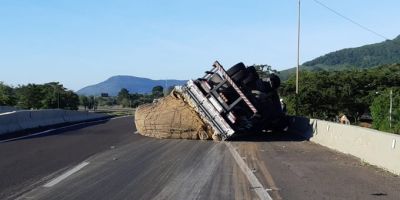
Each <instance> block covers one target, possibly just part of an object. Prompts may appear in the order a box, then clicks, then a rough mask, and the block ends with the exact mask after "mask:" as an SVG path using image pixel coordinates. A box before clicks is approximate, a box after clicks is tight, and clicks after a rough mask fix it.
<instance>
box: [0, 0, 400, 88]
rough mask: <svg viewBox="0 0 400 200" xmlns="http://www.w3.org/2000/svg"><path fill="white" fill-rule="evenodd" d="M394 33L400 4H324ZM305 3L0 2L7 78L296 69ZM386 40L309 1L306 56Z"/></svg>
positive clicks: (355, 0)
mask: <svg viewBox="0 0 400 200" xmlns="http://www.w3.org/2000/svg"><path fill="white" fill-rule="evenodd" d="M320 1H321V2H323V3H325V4H327V5H328V6H330V7H331V8H333V9H335V10H337V11H339V12H340V13H342V14H344V15H345V16H347V17H349V18H351V19H353V20H355V21H357V22H358V23H360V24H362V25H364V26H367V27H368V28H370V29H372V30H374V31H376V32H378V33H380V34H382V35H384V36H386V37H387V38H390V39H392V38H394V37H396V36H397V35H399V34H400V26H399V25H398V23H399V20H400V12H398V8H400V1H398V0H382V1H365V0H320ZM296 24H297V0H248V1H244V0H240V1H238V0H229V1H228V0H226V1H221V0H202V1H184V0H158V1H156V0H155V1H146V0H143V1H134V0H114V1H105V0H96V1H95V0H85V1H81V0H35V1H32V0H0V69H1V70H0V81H3V82H5V83H7V84H11V85H14V86H16V85H18V84H26V83H45V82H50V81H59V82H61V83H63V84H64V86H66V87H67V88H69V89H73V90H77V89H80V88H81V87H84V86H87V85H90V84H94V83H98V82H100V81H103V80H105V79H107V78H109V77H110V76H113V75H134V76H140V77H148V78H152V79H164V78H173V79H189V78H196V77H198V76H200V75H202V74H203V71H205V70H208V69H209V68H210V67H211V64H212V63H213V62H214V61H215V60H219V61H220V62H221V63H222V64H223V65H224V66H226V68H228V67H229V66H231V65H233V64H235V63H237V62H240V61H243V62H244V63H245V64H248V65H251V64H270V65H272V66H273V67H274V68H275V69H278V70H282V69H286V68H290V67H294V66H295V65H296V37H297V35H296V34H297V33H296V30H297V25H296ZM383 40H384V39H383V38H381V37H378V36H376V35H374V34H372V33H370V32H368V31H365V30H363V29H361V28H360V27H357V26H355V25H354V24H352V23H350V22H348V21H346V20H344V19H342V18H340V17H338V16H337V15H335V14H333V13H332V12H330V11H328V10H327V9H325V8H323V7H321V6H320V5H318V4H317V3H315V2H314V1H313V0H302V39H301V57H300V60H301V62H305V61H308V60H311V59H313V58H315V57H318V56H320V55H323V54H326V53H328V52H331V51H334V50H339V49H342V48H347V47H356V46H360V45H364V44H369V43H375V42H381V41H383Z"/></svg>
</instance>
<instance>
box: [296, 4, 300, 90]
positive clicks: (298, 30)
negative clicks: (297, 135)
mask: <svg viewBox="0 0 400 200" xmlns="http://www.w3.org/2000/svg"><path fill="white" fill-rule="evenodd" d="M298 9H299V10H298V21H297V68H296V95H298V94H299V67H300V0H299V5H298Z"/></svg>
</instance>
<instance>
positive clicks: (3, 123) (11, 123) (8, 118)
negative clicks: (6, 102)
mask: <svg viewBox="0 0 400 200" xmlns="http://www.w3.org/2000/svg"><path fill="white" fill-rule="evenodd" d="M20 129H21V126H20V125H19V123H18V118H17V117H16V114H15V113H10V114H0V135H1V134H5V133H9V132H15V131H18V130H20Z"/></svg>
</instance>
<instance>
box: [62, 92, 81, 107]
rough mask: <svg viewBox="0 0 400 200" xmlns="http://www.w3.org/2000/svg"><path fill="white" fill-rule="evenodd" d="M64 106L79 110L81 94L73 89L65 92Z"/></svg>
mask: <svg viewBox="0 0 400 200" xmlns="http://www.w3.org/2000/svg"><path fill="white" fill-rule="evenodd" d="M63 97H64V98H63V101H62V103H63V104H62V108H63V109H68V110H78V105H79V96H78V95H77V94H75V93H74V92H72V91H70V90H69V91H66V92H64V94H63Z"/></svg>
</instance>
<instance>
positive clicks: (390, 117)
mask: <svg viewBox="0 0 400 200" xmlns="http://www.w3.org/2000/svg"><path fill="white" fill-rule="evenodd" d="M392 108H393V89H391V90H390V108H389V128H390V129H391V128H392Z"/></svg>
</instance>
